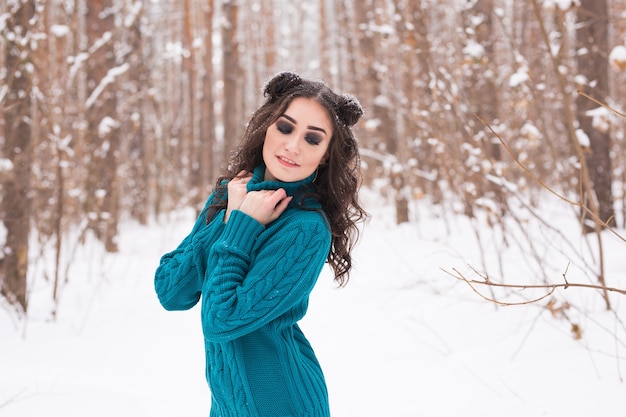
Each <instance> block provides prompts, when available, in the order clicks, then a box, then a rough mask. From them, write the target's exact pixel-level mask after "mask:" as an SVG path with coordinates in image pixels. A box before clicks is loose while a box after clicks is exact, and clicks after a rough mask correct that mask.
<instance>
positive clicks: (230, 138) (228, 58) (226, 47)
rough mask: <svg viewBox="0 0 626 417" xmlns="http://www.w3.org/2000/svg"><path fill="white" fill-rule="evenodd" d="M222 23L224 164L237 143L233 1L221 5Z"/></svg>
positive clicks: (237, 94) (228, 0) (237, 67)
mask: <svg viewBox="0 0 626 417" xmlns="http://www.w3.org/2000/svg"><path fill="white" fill-rule="evenodd" d="M222 10H223V14H224V23H223V27H222V52H223V54H224V57H223V65H224V67H223V75H224V104H223V106H222V115H223V121H224V152H223V158H224V162H225V163H226V162H227V161H228V160H229V158H230V154H231V152H232V151H233V149H235V147H236V146H237V143H238V142H239V133H240V130H239V124H240V114H239V104H240V100H239V99H240V92H239V85H238V82H239V53H238V49H237V48H238V45H237V19H238V14H239V13H238V12H239V6H238V3H237V2H235V1H233V0H225V1H224V4H223V5H222Z"/></svg>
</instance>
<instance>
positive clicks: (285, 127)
mask: <svg viewBox="0 0 626 417" xmlns="http://www.w3.org/2000/svg"><path fill="white" fill-rule="evenodd" d="M276 128H277V129H278V131H279V132H280V133H282V134H285V135H288V134H290V133H291V132H293V127H292V126H291V125H290V124H289V123H278V124H277V125H276Z"/></svg>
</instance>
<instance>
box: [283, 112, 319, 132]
mask: <svg viewBox="0 0 626 417" xmlns="http://www.w3.org/2000/svg"><path fill="white" fill-rule="evenodd" d="M281 116H282V117H284V118H285V119H287V120H289V121H290V122H291V123H293V124H294V125H297V124H298V122H296V119H294V118H293V117H291V116H288V115H287V114H286V113H283V114H281ZM307 129H311V130H317V131H320V132H323V133H324V134H325V135H326V136H328V133H326V131H325V130H324V129H322V128H321V127H317V126H307Z"/></svg>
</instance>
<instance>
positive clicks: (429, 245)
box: [0, 190, 626, 417]
mask: <svg viewBox="0 0 626 417" xmlns="http://www.w3.org/2000/svg"><path fill="white" fill-rule="evenodd" d="M363 199H364V201H365V203H366V207H367V208H368V210H369V211H370V212H371V214H372V219H371V220H370V222H369V223H368V224H367V225H366V226H365V227H364V231H363V234H362V239H361V242H360V245H359V247H358V249H357V253H356V271H355V273H354V275H353V277H352V279H351V281H350V283H349V284H348V286H347V287H345V288H343V289H337V288H336V286H335V285H334V284H333V283H332V282H331V277H330V274H329V273H328V271H326V273H324V274H323V275H322V277H321V278H320V280H319V282H318V285H317V287H316V289H315V290H314V292H313V294H312V297H311V302H310V307H309V312H308V315H307V316H306V317H305V319H304V320H303V321H302V328H303V329H304V331H305V333H306V334H307V336H308V338H309V339H310V341H311V343H312V345H313V346H314V348H315V350H316V352H317V355H318V358H319V360H320V362H321V364H322V366H323V369H324V371H325V375H326V378H327V383H328V387H329V393H330V398H331V408H332V411H333V416H337V417H353V416H372V417H373V416H381V415H385V416H394V417H404V416H406V417H413V416H423V415H428V416H439V417H446V416H459V415H463V416H468V417H474V416H476V417H478V416H490V417H499V416H503V415H506V416H520V417H521V416H523V417H529V416H553V417H561V416H568V417H578V416H580V417H583V416H585V417H586V416H589V415H601V416H603V417H617V416H622V415H623V413H624V410H625V409H626V396H624V389H625V385H624V381H623V379H624V373H625V372H626V353H625V352H626V346H625V345H624V334H625V330H624V326H623V321H621V318H623V311H624V309H623V304H624V301H623V296H618V295H611V301H612V303H613V308H614V309H616V310H617V311H621V312H622V316H621V318H620V319H617V318H616V317H615V315H614V314H613V313H611V312H607V311H606V310H605V308H604V304H603V302H602V298H601V296H600V295H599V293H598V292H596V291H594V290H579V289H575V288H568V289H567V290H563V289H559V290H557V291H556V292H555V293H554V294H553V295H552V297H553V298H554V299H557V300H558V299H561V298H563V296H567V297H571V298H573V299H575V300H577V301H578V302H579V303H584V304H578V305H579V307H584V308H586V309H587V310H585V311H582V310H577V309H571V311H568V314H569V315H570V319H572V320H573V321H574V322H576V323H579V324H580V327H581V329H582V338H581V339H580V340H576V338H575V337H574V336H575V335H574V334H573V333H572V332H571V330H570V325H569V324H568V323H567V322H566V321H565V320H563V319H562V318H559V317H555V316H554V315H553V314H551V313H550V311H549V310H548V309H547V308H546V305H547V302H548V299H546V300H542V301H540V302H537V303H532V304H529V305H521V306H507V307H499V306H496V305H495V304H493V303H490V302H487V301H485V300H483V299H482V298H480V297H479V296H478V295H477V294H475V293H474V292H473V291H472V290H471V288H470V287H469V286H468V285H467V284H465V283H463V282H461V281H458V280H456V279H455V278H453V277H452V276H451V275H450V274H448V273H446V272H444V270H445V271H452V270H453V269H457V270H459V271H461V272H463V273H464V274H465V273H467V274H468V276H470V275H469V273H470V272H469V271H470V268H469V265H474V267H476V266H477V264H478V262H479V260H478V259H479V255H480V254H479V253H478V251H477V249H476V248H477V245H476V239H475V237H474V231H473V229H472V227H470V225H469V222H468V220H467V219H466V218H464V217H463V216H457V217H454V218H448V219H447V220H446V222H447V223H448V225H447V226H446V224H444V219H443V216H442V217H437V216H435V215H433V214H432V213H433V210H432V207H428V208H427V207H426V206H427V204H428V203H426V202H417V203H415V207H413V213H414V216H413V217H414V218H413V219H412V221H411V222H410V223H405V224H403V225H400V226H396V225H395V221H394V217H393V210H392V209H391V206H390V205H389V204H386V203H385V202H384V201H381V200H380V197H379V194H377V193H372V192H369V191H368V190H364V192H363ZM552 209H553V210H554V211H553V212H552V213H550V212H549V211H548V212H546V216H548V217H551V218H552V219H553V220H554V221H555V222H562V223H561V224H562V226H563V227H562V230H565V231H567V230H569V231H570V232H571V236H572V239H578V240H579V241H580V237H578V238H576V237H575V236H576V235H577V231H576V228H575V227H572V226H575V224H568V223H567V222H568V221H567V220H566V219H567V218H568V217H565V216H562V215H560V214H562V210H563V209H564V206H563V205H562V204H561V203H555V204H553V207H552ZM193 220H194V213H193V211H191V210H189V211H182V212H180V213H178V214H177V215H172V216H169V217H167V218H161V219H159V221H158V222H153V223H151V224H150V225H149V226H139V225H136V224H134V223H133V222H128V223H126V224H125V225H124V227H123V228H122V233H121V242H120V253H119V254H116V255H114V254H106V253H104V251H103V250H102V249H101V244H98V243H97V242H95V241H94V242H92V243H91V244H87V245H85V247H83V248H80V249H79V250H78V251H77V253H76V255H75V256H76V258H75V260H74V263H73V266H72V267H71V270H70V273H69V276H70V278H69V279H70V284H68V285H66V287H65V289H64V290H63V292H62V302H61V303H60V308H59V311H58V314H57V318H56V320H54V321H53V320H51V318H50V316H49V313H48V312H47V311H48V310H47V308H44V307H43V306H44V305H45V303H41V304H39V305H40V306H41V307H42V310H41V311H40V312H38V311H37V310H36V309H33V311H32V312H31V313H30V319H29V321H28V322H23V321H16V320H15V319H14V318H13V317H12V315H11V314H9V312H8V307H7V308H6V309H3V311H2V312H1V315H0V340H2V343H0V369H1V372H0V415H2V416H3V417H27V416H28V417H30V416H34V415H55V416H56V415H59V416H61V415H62V416H66V417H73V416H77V417H78V416H84V415H90V416H94V417H96V416H111V415H116V416H153V417H159V416H172V415H176V416H199V415H205V416H206V415H208V409H209V404H210V393H209V390H208V388H207V386H206V382H205V381H204V374H203V365H204V357H203V346H202V336H201V330H200V324H199V317H198V315H199V312H198V309H196V308H194V309H192V310H191V311H187V312H177V313H170V312H166V311H164V310H163V309H162V308H161V307H160V305H159V304H158V301H157V299H156V296H155V294H154V290H153V282H152V279H153V273H154V269H155V267H156V265H157V263H158V260H159V257H160V255H161V254H162V253H164V252H166V251H168V250H170V249H171V248H173V247H174V246H175V245H176V244H177V243H178V241H179V240H180V239H182V237H184V235H186V233H188V231H189V228H190V227H191V224H192V222H193ZM483 230H484V234H483V238H484V241H485V242H487V246H489V247H490V248H487V251H488V252H489V253H492V254H495V249H494V245H496V240H497V239H495V238H494V237H493V236H491V233H492V232H490V229H489V228H488V227H486V226H485V228H484V229H483ZM622 235H623V231H622ZM605 238H606V239H605V245H606V247H605V251H606V255H605V256H606V264H607V271H606V276H607V277H608V279H609V280H610V285H611V286H615V287H619V286H620V285H621V288H624V284H625V283H626V258H625V257H624V247H625V246H624V242H623V241H620V240H619V239H617V238H614V237H612V236H611V235H609V234H606V235H605ZM489 239H493V241H491V242H490V241H489ZM537 243H538V244H542V242H540V241H538V242H537ZM543 243H546V242H543ZM580 243H581V244H582V242H580ZM549 246H550V245H547V246H546V248H548V247H549ZM564 249H565V248H564V247H563V246H562V247H558V246H556V247H554V248H553V249H546V252H545V255H546V263H550V264H551V265H554V266H555V270H554V281H555V282H558V281H559V279H560V278H561V273H562V272H563V271H561V273H559V271H557V268H556V267H558V266H559V265H561V266H563V268H565V266H566V264H567V262H568V256H567V254H566V253H567V251H566V250H564ZM506 257H507V259H506V263H507V267H506V270H507V271H517V273H516V274H515V275H512V276H510V277H509V278H508V280H509V281H511V282H514V281H517V282H521V283H524V282H527V280H528V279H529V277H528V276H526V275H525V273H526V272H525V271H526V267H525V266H524V265H523V263H524V262H523V257H522V256H521V255H518V254H516V253H515V251H511V252H510V253H507V254H506ZM487 258H489V261H490V262H492V261H493V260H494V259H495V257H494V256H490V255H488V256H487ZM44 259H45V256H44ZM44 259H42V260H41V261H40V265H39V266H40V267H41V268H45V267H46V266H45V265H44V264H43V262H45V260H44ZM48 261H49V260H48ZM568 277H569V280H570V281H572V282H574V281H577V282H581V281H582V282H587V281H585V280H584V278H582V277H581V276H579V275H577V273H576V272H575V271H573V270H571V271H570V272H569V274H568ZM34 284H35V288H36V289H35V290H34V294H33V296H32V297H33V299H34V300H36V299H37V297H41V298H42V300H44V299H45V300H48V299H49V296H48V292H49V291H50V290H51V289H50V285H49V283H46V282H44V281H43V280H40V281H39V282H36V283H34ZM484 290H485V289H484ZM519 292H520V293H523V291H519ZM544 292H545V291H544ZM484 293H485V294H488V291H487V290H485V291H484ZM535 295H536V294H521V295H520V296H519V299H524V297H527V298H528V299H531V298H533V297H534V296H535ZM517 301H519V300H517ZM37 305H38V304H37V303H35V302H33V306H37ZM5 307H6V306H5ZM45 307H49V306H48V305H45ZM620 307H621V309H620Z"/></svg>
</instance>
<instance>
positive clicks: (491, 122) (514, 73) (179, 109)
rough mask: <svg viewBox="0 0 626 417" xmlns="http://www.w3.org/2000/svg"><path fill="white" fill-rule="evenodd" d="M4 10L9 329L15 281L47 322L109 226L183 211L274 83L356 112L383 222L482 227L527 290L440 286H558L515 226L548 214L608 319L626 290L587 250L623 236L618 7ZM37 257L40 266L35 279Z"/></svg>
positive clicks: (38, 0)
mask: <svg viewBox="0 0 626 417" xmlns="http://www.w3.org/2000/svg"><path fill="white" fill-rule="evenodd" d="M0 7H1V8H0V104H1V105H0V198H1V200H0V219H1V220H2V222H1V223H0V248H1V250H0V292H1V294H2V297H1V298H2V305H3V306H4V307H6V309H7V310H8V311H11V312H12V314H13V313H14V314H15V315H17V316H19V317H25V316H26V315H27V312H28V309H29V307H30V306H29V295H30V291H31V287H30V284H29V283H30V282H32V281H33V280H35V279H45V280H46V281H47V282H49V283H50V288H51V290H50V306H51V307H50V308H51V310H50V315H51V316H52V317H54V315H55V312H56V309H57V308H58V303H59V302H60V296H59V294H60V293H61V291H62V288H63V286H64V285H66V284H68V282H67V279H68V271H69V269H70V267H71V265H72V260H73V258H72V256H73V254H74V253H75V252H76V250H77V248H79V247H80V246H81V244H82V242H84V241H85V239H86V237H87V236H88V235H93V236H95V237H97V238H98V239H99V240H100V241H101V242H102V245H103V247H104V248H106V250H107V251H109V252H115V251H117V250H118V245H117V242H118V236H119V233H120V230H119V228H120V224H121V223H122V222H124V221H128V220H132V221H136V222H139V223H141V224H147V223H148V221H149V219H150V218H154V217H157V216H160V215H162V214H164V213H168V212H171V211H173V210H177V209H180V208H183V207H189V206H191V207H194V208H196V209H198V210H199V209H200V208H201V205H202V204H203V203H204V201H205V199H206V197H207V196H208V194H209V193H210V191H211V188H212V186H213V183H214V181H215V179H216V177H217V175H218V172H220V171H221V170H222V169H223V167H224V166H225V164H226V162H227V160H228V157H229V155H230V154H231V152H232V151H233V149H234V147H235V146H236V144H237V142H238V139H239V137H240V135H241V133H242V130H243V128H244V126H245V123H246V121H247V119H248V117H249V115H250V114H251V112H252V111H253V110H254V109H256V108H257V107H258V105H259V104H260V102H261V100H262V94H261V91H262V87H263V85H264V82H265V81H266V80H268V79H269V78H270V77H271V76H273V75H274V74H275V73H277V72H279V71H283V70H293V71H296V72H298V73H300V74H301V75H303V76H306V77H313V78H321V79H324V80H326V81H327V82H328V83H329V84H330V85H331V86H333V87H334V88H335V89H336V90H338V91H340V92H347V93H351V94H354V95H355V96H356V97H357V98H358V99H359V100H360V101H361V103H362V105H363V107H364V109H365V113H366V114H365V117H364V118H363V120H362V121H361V122H360V123H359V125H358V126H357V127H356V129H357V135H358V137H359V140H360V144H361V151H362V156H363V161H362V162H363V171H364V174H365V177H364V186H365V187H368V188H370V189H371V190H374V191H375V192H377V193H379V194H380V197H381V199H384V200H385V201H388V203H389V204H392V205H394V206H395V213H396V221H397V223H403V222H407V221H409V220H411V219H413V218H414V217H413V216H412V213H411V207H412V203H413V202H415V201H416V200H420V201H423V202H425V203H426V202H428V207H432V210H433V211H435V212H436V213H437V215H439V216H443V217H446V216H451V215H458V214H461V215H465V216H467V217H469V218H471V219H474V218H476V219H482V220H484V222H477V223H476V227H477V228H478V227H484V225H487V227H489V228H491V229H492V230H493V231H494V235H497V236H498V241H499V242H500V244H501V245H502V246H501V247H504V246H507V245H517V246H519V247H524V251H525V253H526V254H527V257H528V261H527V262H528V263H533V265H534V271H535V272H536V274H535V275H534V276H531V277H523V279H524V281H523V282H521V278H520V277H509V279H508V280H507V279H506V278H507V277H505V274H504V273H503V268H501V269H500V270H499V271H491V273H489V272H488V271H486V270H485V268H483V269H477V270H475V271H474V272H475V276H467V275H461V274H459V273H457V272H451V271H449V272H451V275H453V277H454V278H458V279H462V280H466V281H468V282H469V281H473V280H476V281H477V282H478V283H479V284H481V285H486V286H490V285H500V284H502V285H505V286H506V285H511V286H513V287H514V286H515V285H518V284H519V285H520V286H521V287H523V288H527V287H528V286H530V285H537V286H540V287H541V286H545V289H546V291H554V289H555V286H554V285H555V284H554V281H551V277H550V274H548V273H545V272H546V271H545V269H544V266H543V263H544V261H545V260H544V259H543V258H542V254H541V250H540V249H539V247H538V245H536V244H535V243H534V242H533V239H534V237H533V236H531V235H530V234H524V231H525V230H526V229H528V228H530V226H529V225H530V223H533V222H534V223H538V224H541V225H542V227H543V228H544V230H549V231H550V234H551V236H553V237H554V236H558V235H559V230H558V229H556V228H554V227H552V226H551V225H550V223H549V222H547V221H545V219H543V218H542V217H541V215H540V214H539V213H540V212H541V211H540V207H541V206H542V204H544V203H545V201H546V200H549V199H557V200H560V201H562V202H564V203H565V204H567V205H569V206H571V216H573V217H574V218H577V219H579V225H580V234H581V236H582V239H583V241H585V242H587V244H585V245H580V246H579V244H578V243H574V242H569V245H570V248H575V250H574V253H575V254H576V255H577V256H578V257H576V256H575V257H574V258H573V260H572V262H573V263H574V264H576V266H577V267H578V268H579V269H580V270H582V271H583V274H584V275H586V276H587V278H588V280H587V281H586V283H585V284H584V285H585V286H588V288H589V289H590V290H592V291H597V293H598V296H599V297H601V299H602V300H603V303H604V304H605V306H606V308H607V309H609V310H610V309H612V302H611V298H610V297H609V294H610V293H618V294H624V290H621V289H619V288H611V287H610V286H608V285H607V283H606V277H605V274H604V267H603V252H602V242H603V236H606V233H610V234H612V235H613V236H616V237H617V238H618V239H620V240H621V241H624V237H623V233H622V234H620V231H621V230H623V228H624V219H625V218H626V193H625V190H626V170H625V169H624V168H625V167H626V146H625V140H626V139H625V138H624V128H625V123H626V117H625V116H624V115H623V113H624V111H623V99H622V98H623V97H625V96H626V95H625V92H626V43H625V42H626V2H624V1H622V0H580V1H574V0H524V1H513V0H469V1H466V0H443V1H441V0H438V1H434V0H366V1H360V0H317V1H306V2H304V1H302V2H289V1H280V0H265V1H228V0H222V1H220V0H152V1H148V0H143V1H141V0H49V1H42V0H0ZM522 209H523V210H524V212H525V213H526V214H528V213H530V215H526V216H520V215H519V213H520V210H522ZM511 225H514V226H516V230H515V231H513V229H512V228H511ZM520 231H521V235H520ZM451 233H453V232H451ZM476 236H477V243H478V245H479V246H481V245H484V244H485V242H482V241H481V237H480V234H479V233H477V234H476ZM520 236H521V237H520ZM553 237H551V238H550V239H552V238H553ZM524 239H526V240H524ZM589 242H591V243H589ZM561 244H562V243H561ZM496 246H497V245H496ZM481 247H482V246H481ZM44 252H45V253H47V254H49V253H54V256H53V258H54V260H55V262H53V263H52V266H46V267H45V268H33V265H35V264H36V260H37V259H38V258H39V257H40V256H41V255H42V253H44ZM490 255H492V256H496V257H497V256H498V253H495V254H493V253H492V254H490ZM479 270H480V271H481V272H479ZM566 275H567V274H566V273H564V274H563V277H564V278H565V282H564V283H565V285H568V284H569V283H567V276H566ZM493 276H496V277H498V278H499V279H500V280H501V281H502V282H498V283H496V282H493V281H492V279H491V278H493ZM504 281H506V282H507V283H504ZM564 283H559V284H558V285H563V284H564ZM504 288H508V287H504ZM488 291H491V294H492V296H494V293H493V288H491V289H489V290H486V293H488ZM486 298H487V299H489V300H494V298H493V297H492V298H490V297H486ZM534 301H536V300H535V299H533V298H532V297H531V298H530V299H525V300H523V301H522V303H531V302H534ZM496 302H500V303H506V301H503V300H501V299H500V300H496ZM548 308H549V309H551V311H552V312H553V313H555V314H556V313H558V312H561V313H562V312H564V311H565V310H566V309H567V308H569V306H568V303H567V302H566V301H561V302H560V303H556V304H548ZM564 316H565V317H567V316H566V315H564ZM617 322H618V323H619V324H618V325H619V326H621V328H622V329H625V327H624V324H623V322H622V321H621V320H619V319H617ZM576 331H577V330H576V324H575V323H572V332H573V333H574V334H575V335H576ZM620 343H623V341H620Z"/></svg>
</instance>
